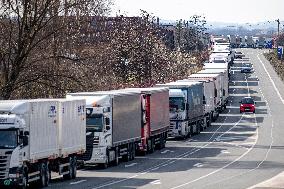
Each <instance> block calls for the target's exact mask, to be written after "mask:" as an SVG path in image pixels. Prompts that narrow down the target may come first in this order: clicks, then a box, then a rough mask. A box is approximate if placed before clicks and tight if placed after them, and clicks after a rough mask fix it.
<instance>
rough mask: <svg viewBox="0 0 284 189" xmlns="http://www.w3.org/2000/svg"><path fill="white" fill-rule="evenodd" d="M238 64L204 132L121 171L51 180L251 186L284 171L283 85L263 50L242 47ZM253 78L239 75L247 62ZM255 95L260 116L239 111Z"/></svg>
mask: <svg viewBox="0 0 284 189" xmlns="http://www.w3.org/2000/svg"><path fill="white" fill-rule="evenodd" d="M242 52H243V53H244V54H245V58H243V59H237V60H235V63H234V65H233V67H232V74H231V76H232V80H231V82H230V89H229V90H230V99H229V105H228V108H227V110H225V111H224V112H223V113H222V114H221V115H220V117H219V118H218V120H217V121H216V122H215V123H214V124H213V125H212V126H211V127H209V128H208V129H206V130H205V131H204V132H202V133H201V134H199V135H196V136H193V137H191V138H190V139H187V140H177V141H174V140H171V141H168V142H167V145H166V148H165V149H163V150H160V151H156V152H155V153H153V154H150V155H147V156H144V157H136V159H135V160H134V161H131V162H125V163H121V164H120V165H119V166H117V167H110V168H108V169H105V170H103V169H98V168H97V167H95V166H94V167H86V168H84V169H82V170H79V171H78V175H77V179H75V180H72V181H62V178H55V179H53V181H52V183H51V186H50V188H54V189H99V188H117V189H126V188H127V189H130V188H143V189H148V188H149V189H150V188H151V189H152V188H163V189H176V188H198V189H199V188H200V189H202V188H206V189H222V188H224V189H229V188H232V189H233V188H236V189H241V188H249V187H252V186H254V185H256V184H258V183H261V182H263V181H265V180H268V179H270V178H272V177H273V176H275V175H277V174H279V173H281V172H282V171H283V170H284V153H283V150H284V137H283V136H284V129H283V128H282V127H283V124H282V123H284V114H283V112H284V105H283V104H284V100H283V98H284V86H283V83H282V81H281V80H280V79H279V78H278V77H277V75H276V73H275V72H274V71H273V69H272V67H271V66H270V64H269V62H268V61H267V60H266V59H265V58H264V57H263V55H262V52H263V50H258V49H242ZM247 62H250V63H252V64H253V66H254V72H253V73H252V74H244V73H240V67H241V66H242V64H243V63H247ZM244 96H252V97H253V98H254V99H255V101H256V113H255V114H252V113H243V114H240V113H239V101H240V99H241V98H242V97H244Z"/></svg>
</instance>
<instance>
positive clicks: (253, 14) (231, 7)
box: [111, 0, 284, 25]
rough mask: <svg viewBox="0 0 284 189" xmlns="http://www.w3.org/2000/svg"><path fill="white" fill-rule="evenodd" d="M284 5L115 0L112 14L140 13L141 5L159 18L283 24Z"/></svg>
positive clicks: (277, 0) (252, 0)
mask: <svg viewBox="0 0 284 189" xmlns="http://www.w3.org/2000/svg"><path fill="white" fill-rule="evenodd" d="M227 5H228V6H227ZM283 8H284V0H270V1H269V2H267V1H258V0H249V1H248V0H238V1H237V2H236V1H235V0H234V1H233V0H214V1H213V0H199V1H190V0H176V1H175V2H172V1H169V0H155V1H153V0H144V1H143V2H142V1H138V0H131V1H127V0H114V6H113V10H112V13H111V14H112V15H113V16H114V15H116V14H118V15H127V16H139V15H140V9H142V10H145V11H147V12H148V13H149V14H152V15H153V16H155V17H159V18H160V19H162V20H173V21H176V20H180V19H182V20H189V19H190V17H191V16H193V15H200V16H202V17H205V20H206V21H208V22H217V23H218V22H220V23H224V24H240V25H243V24H246V23H249V24H257V23H260V22H267V21H271V22H273V21H275V20H276V19H280V20H281V21H282V23H281V25H283V24H284V22H283V21H284V11H283ZM275 23H276V22H275Z"/></svg>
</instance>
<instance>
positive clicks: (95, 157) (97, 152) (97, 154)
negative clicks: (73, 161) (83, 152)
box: [85, 147, 107, 164]
mask: <svg viewBox="0 0 284 189" xmlns="http://www.w3.org/2000/svg"><path fill="white" fill-rule="evenodd" d="M106 161H107V155H106V147H101V148H94V149H93V154H92V158H91V159H90V160H88V161H86V162H85V163H98V164H99V163H106Z"/></svg>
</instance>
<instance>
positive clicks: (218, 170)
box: [171, 129, 258, 189]
mask: <svg viewBox="0 0 284 189" xmlns="http://www.w3.org/2000/svg"><path fill="white" fill-rule="evenodd" d="M256 131H257V140H258V129H257V130H256ZM257 140H256V141H255V142H254V144H253V146H251V148H249V149H248V150H247V151H246V152H245V153H243V154H242V155H241V156H239V157H238V158H236V159H235V160H234V161H232V162H231V163H228V164H226V165H225V166H223V167H221V168H219V169H216V170H215V171H212V172H210V173H208V174H206V175H203V176H202V177H199V178H197V179H194V180H192V181H190V182H186V183H184V184H181V185H179V186H175V187H173V188H171V189H176V188H181V187H184V186H186V185H189V184H191V183H193V182H196V181H199V180H202V179H204V178H206V177H209V176H211V175H213V174H215V173H218V172H220V171H221V170H224V169H225V168H227V167H229V166H230V165H232V164H234V163H235V162H237V161H239V160H240V159H242V158H243V157H244V156H246V155H247V154H248V153H249V152H250V151H251V150H252V149H253V148H254V146H255V145H256V142H257Z"/></svg>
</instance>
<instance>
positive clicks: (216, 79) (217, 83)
mask: <svg viewBox="0 0 284 189" xmlns="http://www.w3.org/2000/svg"><path fill="white" fill-rule="evenodd" d="M188 79H208V80H210V81H212V82H213V84H214V90H213V91H214V112H213V121H215V120H216V119H217V118H218V116H219V113H220V112H221V110H222V100H221V99H222V91H223V88H222V76H221V74H220V73H217V74H211V73H210V74H206V73H204V74H201V73H196V74H191V75H190V76H189V77H188Z"/></svg>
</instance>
